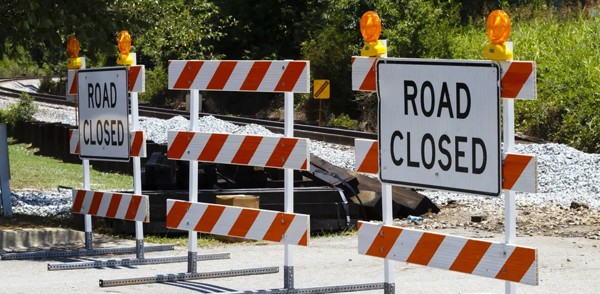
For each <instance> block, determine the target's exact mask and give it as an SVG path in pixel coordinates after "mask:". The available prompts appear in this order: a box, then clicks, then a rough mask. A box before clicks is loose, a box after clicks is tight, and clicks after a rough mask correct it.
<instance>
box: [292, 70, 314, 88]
mask: <svg viewBox="0 0 600 294" xmlns="http://www.w3.org/2000/svg"><path fill="white" fill-rule="evenodd" d="M309 77H310V65H308V64H306V66H305V67H304V70H303V71H302V73H301V74H300V77H299V78H298V81H296V85H294V89H292V92H294V93H310V85H309V84H310V82H309Z"/></svg>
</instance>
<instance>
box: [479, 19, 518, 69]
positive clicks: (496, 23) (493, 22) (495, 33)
mask: <svg viewBox="0 0 600 294" xmlns="http://www.w3.org/2000/svg"><path fill="white" fill-rule="evenodd" d="M510 29H511V27H510V18H509V17H508V14H506V12H504V11H502V10H494V11H492V13H490V15H488V18H487V21H486V30H487V35H488V37H489V38H490V42H491V44H489V45H487V46H486V47H485V50H484V52H483V56H485V57H486V58H488V59H491V60H496V61H503V60H511V59H512V57H513V53H512V50H511V49H510V48H508V47H506V40H508V37H509V36H510Z"/></svg>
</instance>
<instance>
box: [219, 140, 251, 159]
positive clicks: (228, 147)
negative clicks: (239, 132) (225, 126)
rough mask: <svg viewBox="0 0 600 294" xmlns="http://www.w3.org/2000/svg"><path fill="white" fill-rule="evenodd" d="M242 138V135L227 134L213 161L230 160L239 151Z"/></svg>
mask: <svg viewBox="0 0 600 294" xmlns="http://www.w3.org/2000/svg"><path fill="white" fill-rule="evenodd" d="M244 138H245V137H244V136H229V137H228V138H227V140H226V141H225V144H223V148H221V151H220V152H219V154H218V155H217V157H216V158H215V162H231V161H232V160H233V158H234V157H235V155H236V154H237V152H238V151H239V149H240V146H241V145H242V142H243V141H244Z"/></svg>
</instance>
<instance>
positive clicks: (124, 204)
mask: <svg viewBox="0 0 600 294" xmlns="http://www.w3.org/2000/svg"><path fill="white" fill-rule="evenodd" d="M130 203H131V194H123V197H121V203H120V204H119V209H118V210H117V214H116V215H115V218H117V219H124V218H125V216H126V215H127V210H129V205H130Z"/></svg>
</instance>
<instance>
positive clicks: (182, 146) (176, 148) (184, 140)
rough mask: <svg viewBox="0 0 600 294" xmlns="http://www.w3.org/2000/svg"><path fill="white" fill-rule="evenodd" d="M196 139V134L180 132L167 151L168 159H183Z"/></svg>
mask: <svg viewBox="0 0 600 294" xmlns="http://www.w3.org/2000/svg"><path fill="white" fill-rule="evenodd" d="M193 138H194V132H178V133H177V135H176V136H175V139H174V140H173V143H171V146H169V150H167V157H168V158H181V157H182V156H183V153H184V152H185V150H186V149H187V147H188V145H190V142H191V141H192V139H193Z"/></svg>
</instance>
